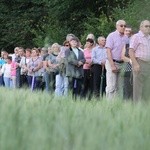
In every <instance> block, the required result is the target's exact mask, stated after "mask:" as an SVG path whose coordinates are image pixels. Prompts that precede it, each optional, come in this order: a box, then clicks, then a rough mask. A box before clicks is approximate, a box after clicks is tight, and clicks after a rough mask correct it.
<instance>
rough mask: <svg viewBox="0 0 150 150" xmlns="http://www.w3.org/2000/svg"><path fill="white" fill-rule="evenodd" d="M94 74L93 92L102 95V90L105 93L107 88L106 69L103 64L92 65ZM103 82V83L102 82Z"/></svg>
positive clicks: (97, 95) (96, 95)
mask: <svg viewBox="0 0 150 150" xmlns="http://www.w3.org/2000/svg"><path fill="white" fill-rule="evenodd" d="M92 76H93V94H94V96H95V97H99V96H100V92H101V94H102V95H103V93H104V92H105V88H106V70H105V68H103V69H102V66H101V65H98V64H94V65H93V66H92ZM101 82H102V83H101Z"/></svg>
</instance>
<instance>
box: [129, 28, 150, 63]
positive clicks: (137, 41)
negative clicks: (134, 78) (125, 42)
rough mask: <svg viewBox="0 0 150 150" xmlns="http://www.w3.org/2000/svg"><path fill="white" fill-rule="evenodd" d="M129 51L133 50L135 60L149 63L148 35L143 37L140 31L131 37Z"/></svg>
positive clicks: (149, 43)
mask: <svg viewBox="0 0 150 150" xmlns="http://www.w3.org/2000/svg"><path fill="white" fill-rule="evenodd" d="M130 49H133V50H134V52H135V57H136V58H139V59H141V60H144V61H150V35H148V36H145V35H144V34H143V33H142V32H141V31H139V32H138V33H137V34H135V35H133V37H132V38H131V42H130Z"/></svg>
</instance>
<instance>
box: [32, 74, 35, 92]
mask: <svg viewBox="0 0 150 150" xmlns="http://www.w3.org/2000/svg"><path fill="white" fill-rule="evenodd" d="M34 83H35V75H33V76H32V84H31V91H33V90H34Z"/></svg>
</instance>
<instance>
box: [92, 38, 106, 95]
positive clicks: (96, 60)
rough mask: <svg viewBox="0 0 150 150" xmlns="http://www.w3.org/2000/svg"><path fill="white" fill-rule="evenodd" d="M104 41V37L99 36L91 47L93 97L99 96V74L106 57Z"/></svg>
mask: <svg viewBox="0 0 150 150" xmlns="http://www.w3.org/2000/svg"><path fill="white" fill-rule="evenodd" d="M105 43H106V39H105V37H103V36H100V37H99V38H98V45H97V46H96V47H94V48H93V49H92V73H93V94H94V96H95V97H99V96H100V87H101V86H100V84H101V75H102V73H103V71H104V66H105V62H106V58H107V54H106V48H105Z"/></svg>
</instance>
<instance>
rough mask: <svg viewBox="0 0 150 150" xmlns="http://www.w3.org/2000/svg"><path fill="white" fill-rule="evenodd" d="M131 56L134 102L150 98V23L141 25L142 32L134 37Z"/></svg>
mask: <svg viewBox="0 0 150 150" xmlns="http://www.w3.org/2000/svg"><path fill="white" fill-rule="evenodd" d="M129 55H130V58H131V60H132V67H133V100H134V101H139V100H141V99H144V100H147V99H149V98H150V91H149V89H150V21H149V20H144V21H142V22H141V24H140V31H139V32H138V33H137V34H135V35H133V37H132V38H131V42H130V49H129Z"/></svg>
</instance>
